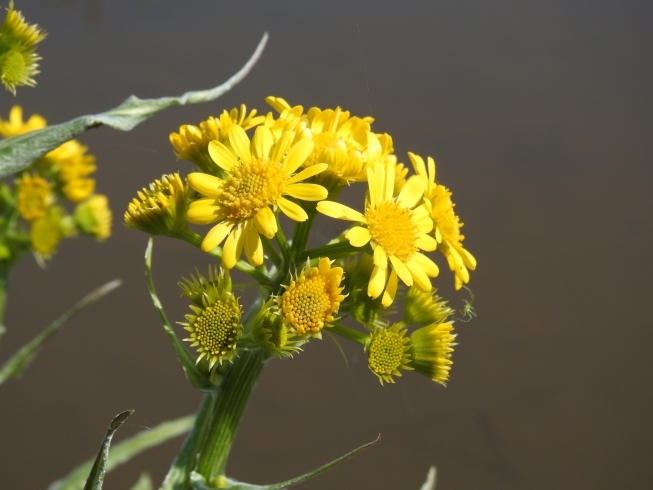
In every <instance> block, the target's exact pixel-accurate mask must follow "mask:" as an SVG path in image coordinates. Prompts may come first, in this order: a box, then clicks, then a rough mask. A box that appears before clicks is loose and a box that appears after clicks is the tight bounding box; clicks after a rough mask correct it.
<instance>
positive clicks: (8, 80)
mask: <svg viewBox="0 0 653 490" xmlns="http://www.w3.org/2000/svg"><path fill="white" fill-rule="evenodd" d="M45 36H46V34H45V32H44V31H43V30H42V29H41V28H40V27H39V26H37V25H36V24H33V25H30V24H28V23H27V22H25V18H24V17H23V16H22V14H21V13H20V12H18V11H16V10H14V2H13V0H12V1H11V2H9V8H8V9H7V15H6V17H5V20H4V22H3V23H2V26H0V80H1V81H2V83H3V85H4V86H5V87H6V88H7V90H9V91H10V92H12V93H13V94H14V95H16V87H17V86H21V85H28V86H31V87H33V86H34V85H36V82H35V81H34V79H33V78H32V77H33V76H34V75H36V74H37V73H39V70H38V60H40V59H41V58H40V57H39V56H38V55H37V54H36V53H35V52H34V50H35V49H36V45H37V44H38V43H40V42H41V41H43V39H45Z"/></svg>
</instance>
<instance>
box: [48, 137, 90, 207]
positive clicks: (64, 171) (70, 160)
mask: <svg viewBox="0 0 653 490" xmlns="http://www.w3.org/2000/svg"><path fill="white" fill-rule="evenodd" d="M87 150H88V147H86V146H84V145H82V144H81V143H80V142H79V141H77V140H70V141H66V142H65V143H64V144H62V145H61V146H58V147H57V148H55V149H54V150H52V151H50V152H48V153H46V155H45V156H44V157H43V158H44V161H45V162H46V163H47V164H49V165H52V166H53V167H54V168H55V170H56V172H57V180H59V182H60V183H61V186H62V191H63V194H64V196H65V197H66V198H67V199H68V200H70V201H72V202H80V201H83V200H84V199H86V198H87V197H88V196H90V195H91V194H92V193H93V191H94V190H95V180H93V179H90V178H88V176H89V175H90V174H92V173H93V172H95V170H96V166H95V157H94V156H93V155H89V154H87V153H86V151H87Z"/></svg>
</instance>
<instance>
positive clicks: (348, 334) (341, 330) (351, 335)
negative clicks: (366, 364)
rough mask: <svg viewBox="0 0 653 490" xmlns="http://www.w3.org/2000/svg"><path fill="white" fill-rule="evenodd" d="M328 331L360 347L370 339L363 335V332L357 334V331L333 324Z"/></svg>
mask: <svg viewBox="0 0 653 490" xmlns="http://www.w3.org/2000/svg"><path fill="white" fill-rule="evenodd" d="M328 331H329V332H332V333H335V334H337V335H340V336H341V337H344V338H346V339H349V340H353V341H354V342H357V343H359V344H361V345H365V344H367V341H368V340H369V338H370V337H369V335H367V334H364V333H363V332H359V331H358V330H354V329H353V328H349V327H345V326H344V325H342V324H340V323H335V324H334V325H333V327H331V328H330V329H329V330H328Z"/></svg>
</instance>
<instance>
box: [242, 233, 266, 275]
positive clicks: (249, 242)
mask: <svg viewBox="0 0 653 490" xmlns="http://www.w3.org/2000/svg"><path fill="white" fill-rule="evenodd" d="M243 239H244V242H245V255H246V256H247V260H248V261H249V263H250V264H252V265H253V266H254V267H256V266H259V265H261V264H262V263H263V244H262V243H261V237H260V236H259V235H258V232H257V231H256V227H255V226H254V224H253V223H252V222H248V223H247V225H246V226H245V233H244V237H243Z"/></svg>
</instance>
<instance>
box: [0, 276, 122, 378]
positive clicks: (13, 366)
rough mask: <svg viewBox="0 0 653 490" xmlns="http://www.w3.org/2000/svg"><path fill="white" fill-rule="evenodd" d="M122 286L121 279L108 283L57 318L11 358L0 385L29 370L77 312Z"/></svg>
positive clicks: (1, 371)
mask: <svg viewBox="0 0 653 490" xmlns="http://www.w3.org/2000/svg"><path fill="white" fill-rule="evenodd" d="M121 284H122V282H121V281H120V280H119V279H115V280H113V281H111V282H108V283H106V284H105V285H104V286H101V287H99V288H98V289H96V290H95V291H93V292H91V293H89V294H87V295H86V296H84V298H82V299H81V300H80V301H79V302H78V303H77V304H76V305H75V306H73V307H72V308H71V309H70V310H68V311H67V312H66V313H64V314H63V315H61V316H60V317H59V318H57V319H56V320H55V321H54V322H53V323H52V324H51V325H50V326H49V327H47V328H46V329H45V330H43V331H42V332H41V333H40V334H38V335H37V336H36V337H34V338H33V339H32V340H30V341H29V342H28V343H27V344H25V345H24V346H23V347H21V348H20V349H19V350H18V351H16V353H15V354H14V355H13V356H11V357H10V358H9V359H8V360H7V361H6V362H5V363H4V364H3V365H2V367H1V368H0V385H1V384H2V383H4V382H5V381H7V380H8V379H9V378H15V377H17V376H20V375H21V374H22V373H23V371H24V370H25V369H26V368H27V366H29V364H30V363H31V362H32V360H33V359H34V357H36V354H37V353H38V351H39V349H40V348H41V347H42V346H43V344H44V343H45V341H46V340H48V339H49V338H50V337H51V336H52V335H54V334H55V333H56V332H57V330H59V328H61V326H62V325H63V324H64V323H66V321H68V320H69V319H70V318H71V317H73V316H74V315H75V314H76V313H77V312H79V310H81V309H82V308H85V307H86V306H88V305H90V304H91V303H94V302H96V301H97V300H99V299H100V298H102V297H103V296H105V295H107V294H108V293H110V292H111V291H113V290H114V289H116V288H117V287H118V286H120V285H121Z"/></svg>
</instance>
